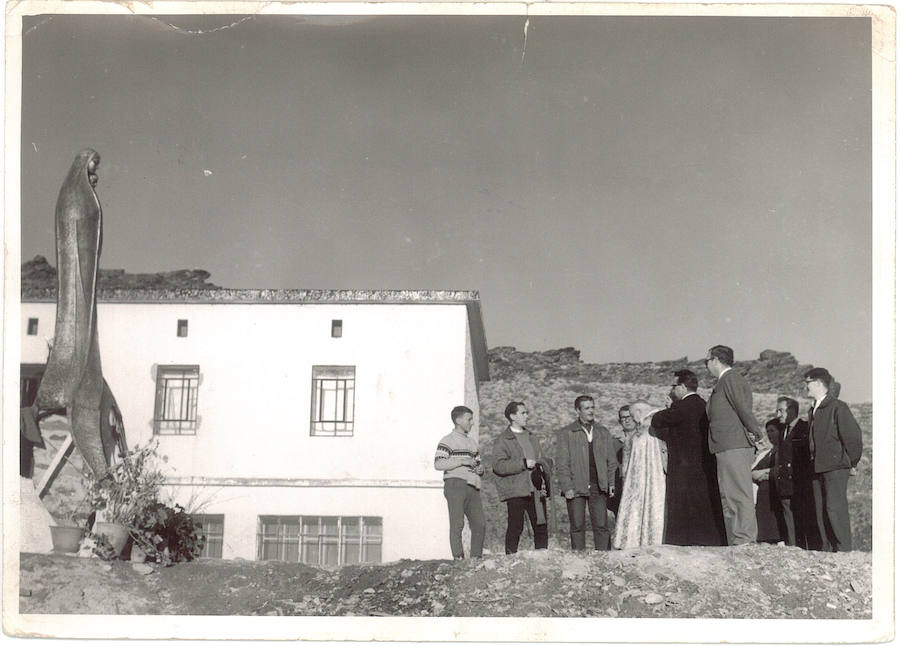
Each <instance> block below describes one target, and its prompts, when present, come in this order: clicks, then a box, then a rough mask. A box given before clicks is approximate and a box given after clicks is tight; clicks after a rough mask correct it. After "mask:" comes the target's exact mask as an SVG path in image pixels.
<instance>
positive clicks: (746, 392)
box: [706, 345, 763, 545]
mask: <svg viewBox="0 0 900 646" xmlns="http://www.w3.org/2000/svg"><path fill="white" fill-rule="evenodd" d="M733 365H734V350H732V349H731V348H729V347H728V346H725V345H716V346H713V347H711V348H710V349H709V352H707V353H706V369H707V370H709V372H710V373H711V374H712V375H713V376H714V377H715V378H716V385H715V386H714V387H713V391H712V394H710V396H709V403H708V404H707V406H706V413H707V415H709V450H710V452H711V453H713V454H714V455H715V456H716V474H717V476H718V481H719V495H720V497H721V500H722V515H723V516H724V518H725V533H726V536H727V537H728V544H729V545H743V544H746V543H755V542H756V536H757V527H756V505H755V503H754V501H753V480H752V478H751V476H750V467H751V465H752V464H753V456H754V453H755V444H756V442H759V441H761V440H762V438H763V432H762V430H760V428H759V422H758V421H757V420H756V417H754V416H753V391H752V390H751V389H750V384H749V383H747V380H746V379H744V377H743V375H741V374H740V373H738V372H737V371H736V370H733V369H732V366H733Z"/></svg>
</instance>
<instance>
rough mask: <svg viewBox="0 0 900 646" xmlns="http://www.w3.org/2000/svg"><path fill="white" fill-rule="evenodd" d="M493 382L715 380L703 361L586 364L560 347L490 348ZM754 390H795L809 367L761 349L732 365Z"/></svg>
mask: <svg viewBox="0 0 900 646" xmlns="http://www.w3.org/2000/svg"><path fill="white" fill-rule="evenodd" d="M488 359H489V361H490V366H491V379H494V380H506V379H509V378H511V377H513V376H515V375H521V374H525V375H529V376H531V377H533V378H535V379H543V378H545V377H547V376H551V377H555V378H559V379H568V380H571V381H593V382H605V383H619V384H653V385H659V386H665V385H668V384H670V383H672V382H671V379H672V373H673V372H674V371H675V370H678V369H680V368H688V369H689V370H693V371H694V373H696V375H697V376H698V377H699V378H700V386H701V387H702V388H712V387H713V384H714V383H715V380H714V379H713V377H712V376H711V375H710V374H709V373H708V372H707V370H706V365H705V364H704V361H703V357H699V358H697V359H688V358H687V357H681V358H679V359H671V360H667V361H656V362H650V361H648V362H645V363H584V362H583V361H582V360H581V352H580V351H579V350H576V349H575V348H571V347H570V348H560V349H558V350H545V351H544V352H520V351H519V350H516V349H515V348H513V347H510V346H501V347H497V348H492V349H491V350H490V352H489V353H488ZM734 367H735V369H737V370H738V371H739V372H741V374H743V375H744V376H745V377H747V379H748V380H749V381H750V383H751V384H752V385H753V388H754V390H755V391H756V392H760V393H781V394H785V393H789V394H793V395H795V396H796V395H801V396H802V395H803V394H805V393H800V392H798V390H799V387H800V384H801V382H802V381H803V375H804V373H805V372H806V371H807V370H809V369H810V368H812V367H813V366H811V365H808V364H800V363H799V362H798V361H797V360H796V359H795V358H794V356H793V355H792V354H791V353H790V352H779V351H777V350H764V351H762V352H760V354H759V358H758V359H754V360H752V361H736V362H735V364H734Z"/></svg>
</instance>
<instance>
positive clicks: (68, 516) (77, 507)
mask: <svg viewBox="0 0 900 646" xmlns="http://www.w3.org/2000/svg"><path fill="white" fill-rule="evenodd" d="M85 502H87V498H82V500H81V501H80V502H79V503H78V504H73V503H72V502H69V501H68V500H67V499H65V498H63V499H61V500H59V501H58V503H57V505H56V509H54V510H53V511H52V512H51V516H52V517H53V522H55V523H56V525H57V526H58V527H84V526H85V521H86V520H87V514H86V513H84V512H83V511H82V507H83V506H84V504H85Z"/></svg>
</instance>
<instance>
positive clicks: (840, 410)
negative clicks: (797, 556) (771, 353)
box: [803, 368, 862, 552]
mask: <svg viewBox="0 0 900 646" xmlns="http://www.w3.org/2000/svg"><path fill="white" fill-rule="evenodd" d="M803 380H804V381H805V382H806V390H807V393H808V394H809V396H810V398H811V399H812V400H813V402H814V403H813V406H812V408H810V409H809V420H810V421H809V426H810V428H809V452H810V456H811V458H812V463H813V472H814V474H815V475H814V476H813V480H812V485H813V499H814V503H815V508H816V521H817V523H818V526H819V533H820V535H821V539H822V549H823V550H825V551H826V552H849V551H850V550H851V549H852V541H851V534H850V510H849V508H848V505H847V482H848V480H849V479H850V476H851V475H856V465H857V464H859V459H860V458H861V457H862V432H861V431H860V429H859V424H858V423H857V421H856V418H855V417H853V413H851V412H850V407H849V406H847V404H845V403H844V402H842V401H841V400H840V399H837V397H835V396H834V395H832V394H831V393H830V392H829V389H830V388H831V386H832V381H833V380H832V378H831V374H830V373H829V372H828V371H827V370H826V369H825V368H813V369H812V370H810V371H808V372H807V373H806V375H805V376H804V378H803Z"/></svg>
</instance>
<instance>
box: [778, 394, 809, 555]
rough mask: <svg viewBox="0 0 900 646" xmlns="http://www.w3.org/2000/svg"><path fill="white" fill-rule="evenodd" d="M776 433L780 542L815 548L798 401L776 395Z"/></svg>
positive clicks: (803, 424) (804, 432)
mask: <svg viewBox="0 0 900 646" xmlns="http://www.w3.org/2000/svg"><path fill="white" fill-rule="evenodd" d="M775 414H776V415H777V417H778V422H779V430H780V433H779V437H778V442H777V444H775V468H776V470H775V473H774V478H775V490H776V492H777V494H778V502H779V504H780V506H781V515H782V520H781V522H780V527H781V530H782V536H783V537H784V542H785V544H787V545H796V546H798V547H802V548H803V549H819V548H818V547H817V544H818V540H817V539H818V529H817V526H816V515H815V511H814V505H813V497H812V469H811V465H810V462H809V426H808V425H807V423H806V420H804V419H801V418H800V417H799V415H800V404H799V403H798V402H797V400H796V399H792V398H791V397H779V398H778V402H777V403H776V405H775Z"/></svg>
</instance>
